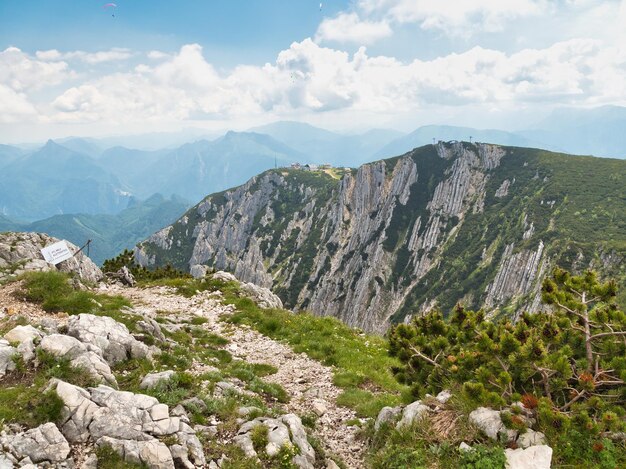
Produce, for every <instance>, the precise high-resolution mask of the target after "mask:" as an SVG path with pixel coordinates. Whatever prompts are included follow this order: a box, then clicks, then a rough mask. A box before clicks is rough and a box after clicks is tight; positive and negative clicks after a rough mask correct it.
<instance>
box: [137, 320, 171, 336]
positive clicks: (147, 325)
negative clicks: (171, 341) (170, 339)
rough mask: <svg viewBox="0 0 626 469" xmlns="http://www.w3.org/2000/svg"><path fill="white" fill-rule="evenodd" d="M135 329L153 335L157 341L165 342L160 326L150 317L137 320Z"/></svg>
mask: <svg viewBox="0 0 626 469" xmlns="http://www.w3.org/2000/svg"><path fill="white" fill-rule="evenodd" d="M137 329H139V330H140V331H141V332H143V333H145V334H148V335H150V336H152V337H154V339H155V340H156V341H157V342H165V336H164V335H163V331H161V326H159V323H158V322H156V321H155V320H154V319H152V318H148V317H145V318H143V320H142V321H137Z"/></svg>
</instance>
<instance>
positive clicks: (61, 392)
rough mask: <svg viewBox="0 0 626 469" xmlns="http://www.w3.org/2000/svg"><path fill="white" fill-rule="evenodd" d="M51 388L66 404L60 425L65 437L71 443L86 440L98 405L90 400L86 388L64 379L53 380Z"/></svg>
mask: <svg viewBox="0 0 626 469" xmlns="http://www.w3.org/2000/svg"><path fill="white" fill-rule="evenodd" d="M49 388H52V389H55V390H56V393H57V395H58V396H59V397H60V398H61V400H62V401H63V404H64V407H63V410H62V412H61V418H60V420H59V426H60V428H61V432H62V433H63V435H64V436H65V438H67V439H68V441H69V442H71V443H84V442H86V441H87V440H88V439H89V425H90V424H91V422H92V420H93V418H94V415H95V413H96V411H97V410H98V408H99V407H98V405H96V404H95V403H94V402H92V401H91V400H90V396H89V393H88V392H87V391H86V390H84V389H82V388H79V387H78V386H74V385H72V384H69V383H66V382H64V381H60V380H52V381H51V384H50V385H49Z"/></svg>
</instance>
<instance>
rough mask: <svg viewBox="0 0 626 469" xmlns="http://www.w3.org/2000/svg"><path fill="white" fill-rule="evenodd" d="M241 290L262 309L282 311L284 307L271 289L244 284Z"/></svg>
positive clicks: (240, 287)
mask: <svg viewBox="0 0 626 469" xmlns="http://www.w3.org/2000/svg"><path fill="white" fill-rule="evenodd" d="M239 289H240V290H241V292H243V294H244V295H246V296H247V297H249V298H250V299H252V300H253V301H254V302H255V303H256V304H258V305H259V307H261V308H274V309H282V307H283V302H282V300H281V299H280V298H279V297H278V296H276V295H275V294H274V293H272V291H271V290H270V289H269V288H264V287H259V286H258V285H255V284H253V283H242V284H241V285H240V286H239Z"/></svg>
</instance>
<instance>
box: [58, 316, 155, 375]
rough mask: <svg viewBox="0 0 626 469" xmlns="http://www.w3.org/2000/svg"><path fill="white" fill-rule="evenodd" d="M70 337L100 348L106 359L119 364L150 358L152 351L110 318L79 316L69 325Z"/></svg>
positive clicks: (72, 319) (70, 321) (69, 321)
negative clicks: (125, 361)
mask: <svg viewBox="0 0 626 469" xmlns="http://www.w3.org/2000/svg"><path fill="white" fill-rule="evenodd" d="M67 328H68V335H70V336H72V337H76V338H77V339H78V340H80V341H81V342H84V343H86V344H92V345H95V346H97V347H99V348H100V349H101V350H102V352H103V356H104V359H105V360H106V361H107V362H109V363H111V364H114V363H118V362H121V361H124V360H126V359H128V358H149V357H150V349H149V348H148V346H147V345H146V344H144V343H142V342H139V341H138V340H137V339H135V338H134V337H133V336H132V334H130V332H129V331H128V328H127V327H126V326H125V325H124V324H122V323H119V322H117V321H116V320H114V319H113V318H110V317H108V316H94V315H93V314H79V315H78V316H72V317H70V319H69V320H68V323H67Z"/></svg>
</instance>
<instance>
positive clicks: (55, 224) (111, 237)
mask: <svg viewBox="0 0 626 469" xmlns="http://www.w3.org/2000/svg"><path fill="white" fill-rule="evenodd" d="M190 205H191V204H190V203H189V202H187V201H185V200H183V199H181V198H179V197H172V198H171V199H165V198H164V197H163V196H162V195H160V194H155V195H153V196H152V197H150V198H149V199H147V200H145V201H133V202H132V206H131V207H129V208H127V209H126V210H123V211H122V212H120V213H118V214H117V215H109V214H100V215H92V214H74V215H55V216H53V217H50V218H46V219H45V220H39V221H36V222H33V223H29V224H24V223H22V224H19V223H14V222H12V221H11V220H9V219H8V218H6V217H3V216H2V215H0V231H35V232H39V233H47V234H49V235H51V236H54V237H56V238H62V239H66V240H68V241H70V242H72V243H74V244H76V245H77V246H83V245H84V244H85V243H86V242H87V240H88V239H91V240H92V243H91V245H90V248H89V257H91V259H92V260H93V261H94V262H95V263H96V264H102V262H103V261H104V260H105V259H108V258H111V257H114V256H116V255H117V254H119V253H120V252H122V251H123V250H124V249H127V248H132V247H133V246H134V245H135V244H137V242H138V241H140V240H142V239H144V238H145V237H146V236H148V235H149V234H151V233H153V232H154V231H155V230H158V229H160V228H163V227H164V226H166V225H167V224H169V223H172V222H173V221H174V220H176V219H178V218H179V217H180V216H181V215H182V214H183V213H184V212H185V210H187V208H188V207H189V206H190Z"/></svg>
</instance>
